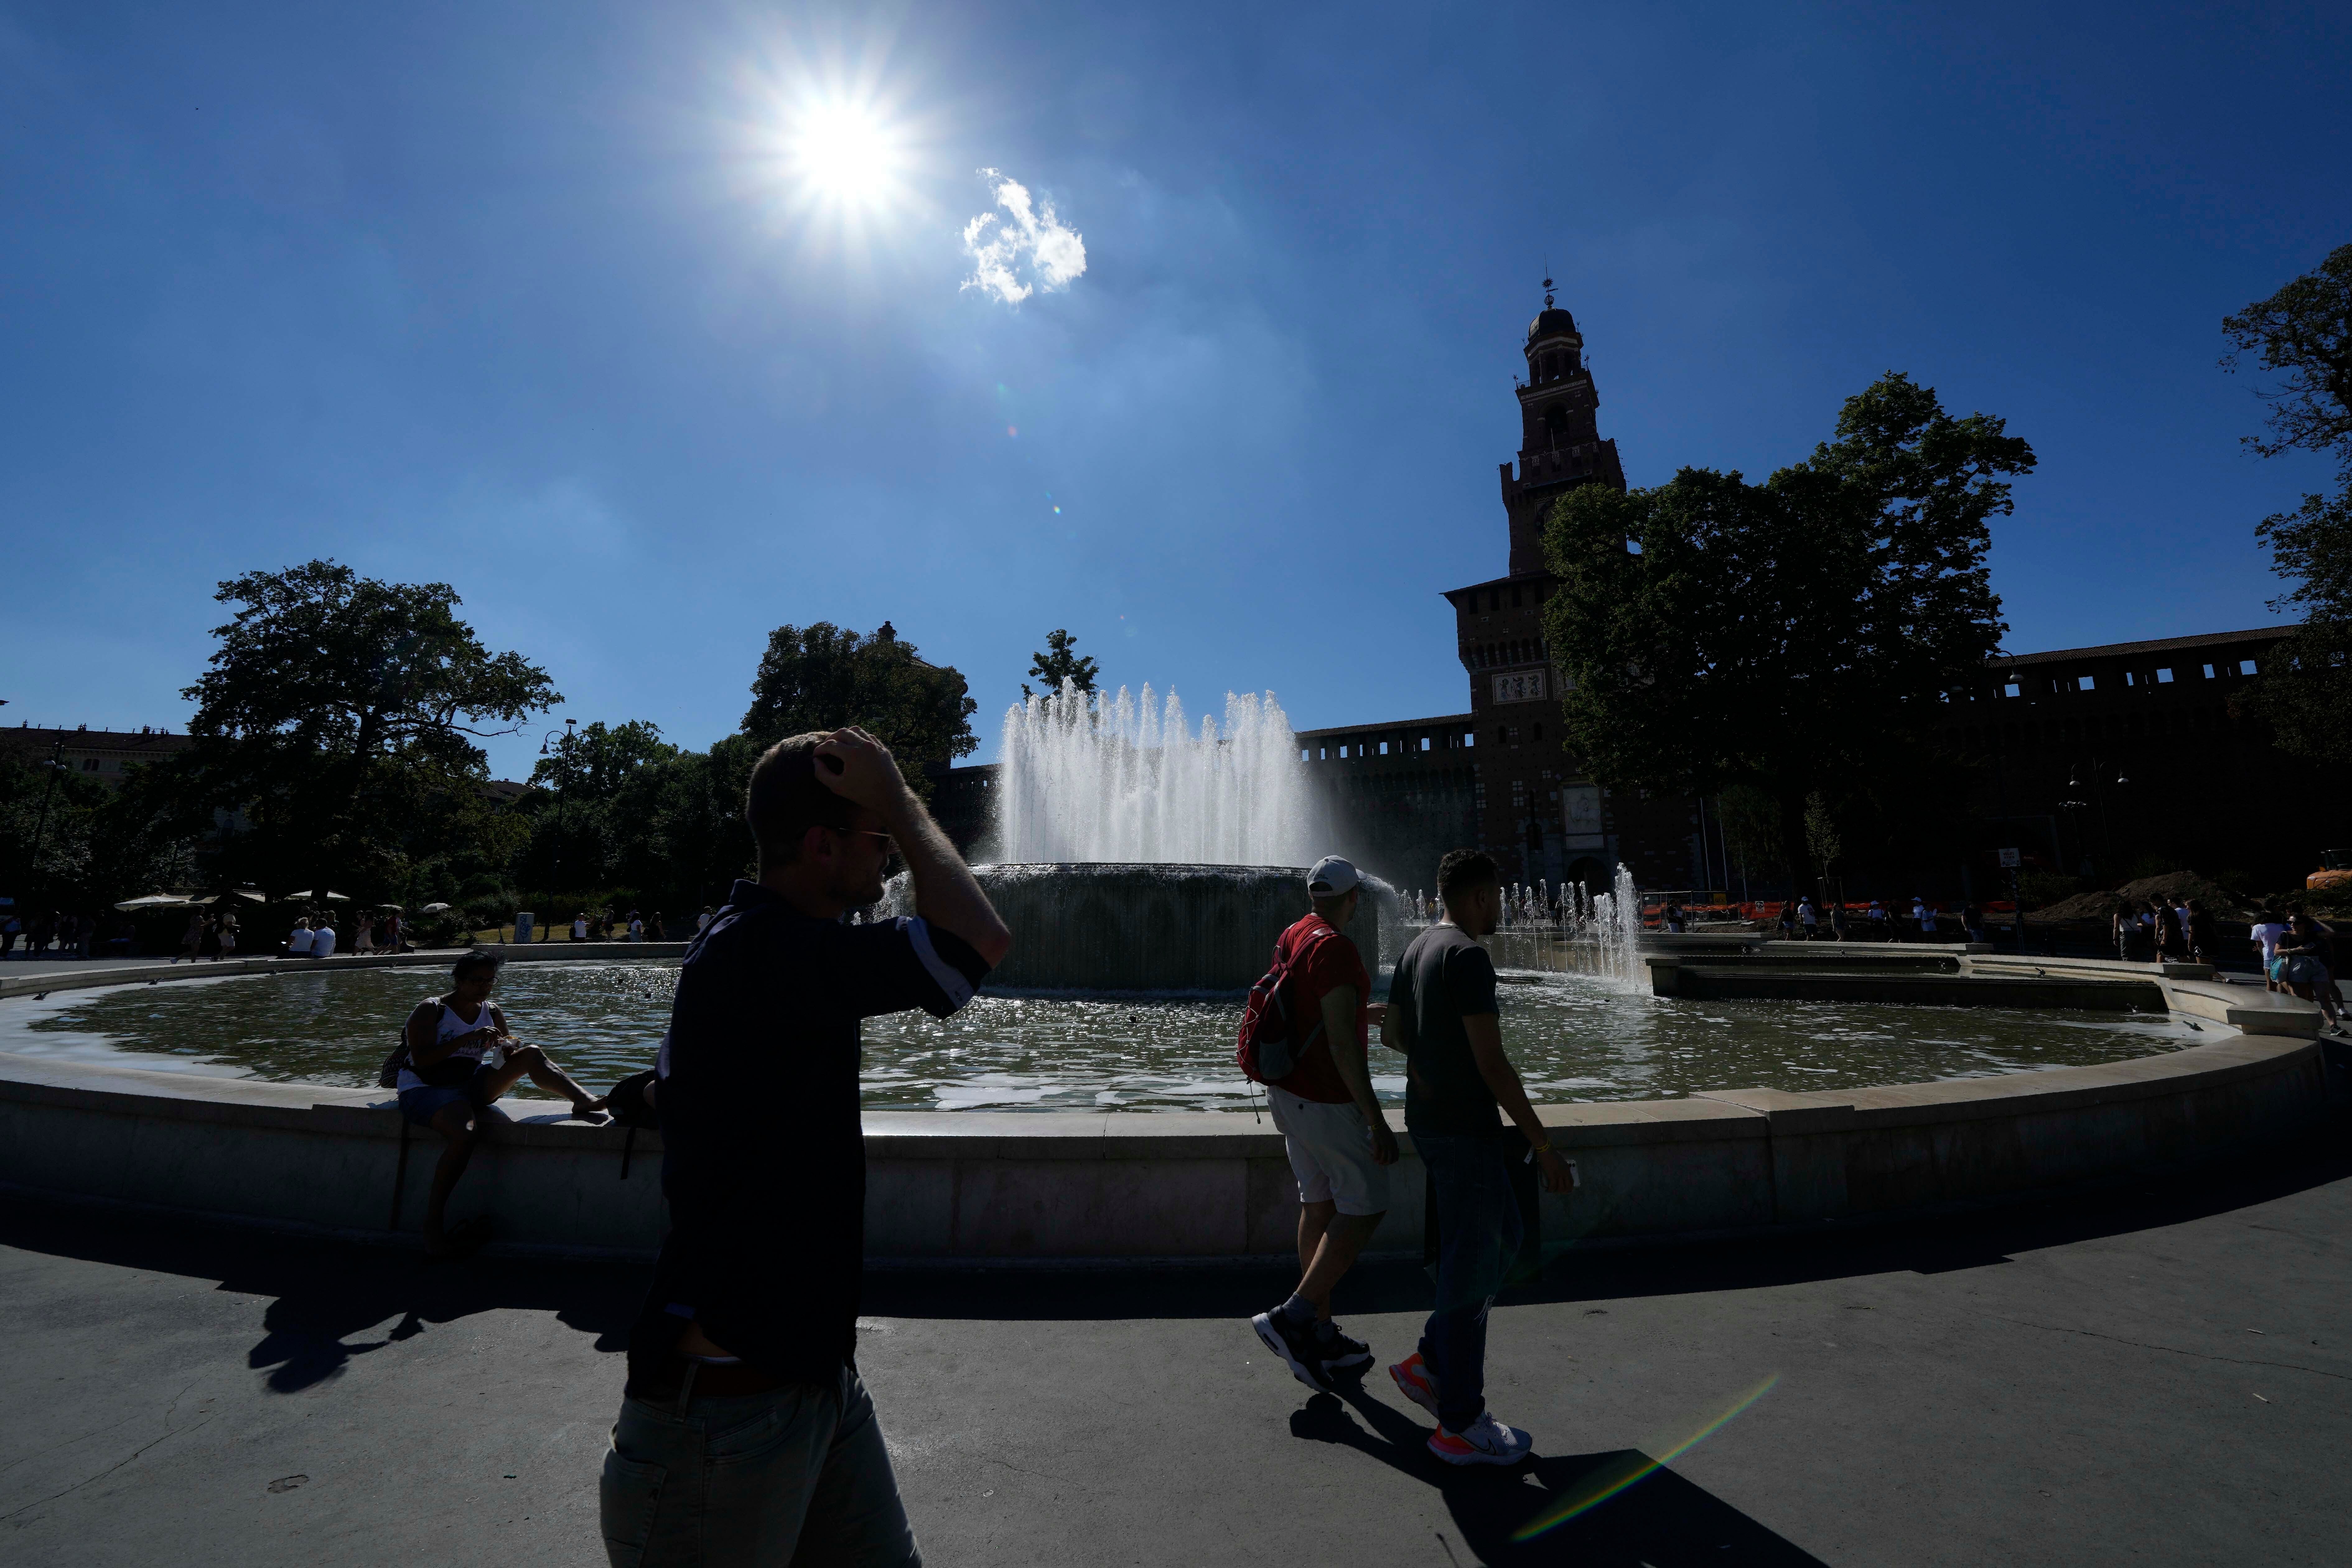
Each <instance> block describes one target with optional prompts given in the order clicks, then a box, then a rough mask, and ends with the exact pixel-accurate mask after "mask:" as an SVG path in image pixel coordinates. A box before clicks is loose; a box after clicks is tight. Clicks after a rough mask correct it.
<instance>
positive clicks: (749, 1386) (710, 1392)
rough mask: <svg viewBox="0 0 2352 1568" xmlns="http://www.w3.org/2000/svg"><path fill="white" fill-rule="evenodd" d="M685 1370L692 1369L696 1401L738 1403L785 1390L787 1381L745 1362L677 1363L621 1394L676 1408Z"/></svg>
mask: <svg viewBox="0 0 2352 1568" xmlns="http://www.w3.org/2000/svg"><path fill="white" fill-rule="evenodd" d="M688 1367H692V1368H693V1369H694V1390H693V1394H692V1397H693V1398H696V1399H740V1398H742V1397H743V1396H744V1395H746V1394H767V1393H771V1392H772V1391H773V1390H775V1389H779V1388H782V1387H783V1386H784V1384H785V1382H786V1381H787V1380H785V1379H783V1378H781V1377H777V1376H775V1375H774V1374H773V1373H764V1372H761V1370H760V1369H759V1368H758V1367H755V1366H752V1365H751V1364H750V1363H747V1362H734V1363H719V1364H718V1365H716V1366H714V1365H712V1364H710V1363H708V1362H689V1361H685V1360H682V1359H681V1360H676V1361H672V1362H670V1363H667V1365H665V1366H664V1367H663V1368H662V1370H661V1371H660V1372H658V1373H652V1374H650V1375H648V1376H646V1377H643V1378H636V1377H633V1378H631V1379H629V1383H628V1386H627V1388H626V1389H625V1391H624V1392H625V1394H627V1395H628V1397H629V1398H631V1399H642V1400H644V1401H646V1403H647V1404H649V1405H675V1404H677V1395H678V1390H679V1389H680V1388H682V1387H683V1386H685V1384H686V1373H687V1369H688Z"/></svg>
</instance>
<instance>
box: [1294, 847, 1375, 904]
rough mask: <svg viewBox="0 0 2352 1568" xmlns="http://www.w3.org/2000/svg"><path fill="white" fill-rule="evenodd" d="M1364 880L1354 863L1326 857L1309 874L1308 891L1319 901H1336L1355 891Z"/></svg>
mask: <svg viewBox="0 0 2352 1568" xmlns="http://www.w3.org/2000/svg"><path fill="white" fill-rule="evenodd" d="M1363 880H1364V874H1363V873H1362V872H1361V871H1359V870H1357V869H1356V867H1355V863H1354V862H1353V861H1350V860H1342V859H1340V858H1339V857H1338V856H1337V855H1326V856H1324V857H1323V858H1321V859H1320V860H1318V861H1316V862H1315V868H1314V869H1313V870H1311V871H1309V872H1307V892H1308V893H1309V894H1311V895H1313V896H1314V897H1316V898H1318V899H1336V898H1339V897H1342V896H1343V895H1345V894H1347V893H1349V892H1352V891H1354V890H1355V889H1356V888H1357V887H1359V886H1360V885H1361V884H1362V882H1363Z"/></svg>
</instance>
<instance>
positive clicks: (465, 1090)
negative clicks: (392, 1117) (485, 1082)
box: [400, 1073, 483, 1127]
mask: <svg viewBox="0 0 2352 1568" xmlns="http://www.w3.org/2000/svg"><path fill="white" fill-rule="evenodd" d="M482 1077H483V1075H482V1073H476V1074H475V1075H474V1077H473V1079H472V1081H470V1082H467V1083H461V1084H457V1085H455V1086H454V1087H450V1088H440V1087H436V1086H435V1085H432V1084H427V1085H425V1087H424V1088H422V1089H402V1090H401V1091H400V1113H401V1114H402V1115H403V1116H405V1117H407V1118H408V1120H409V1121H413V1122H415V1124H416V1125H417V1126H419V1127H430V1126H432V1125H433V1119H434V1118H435V1117H436V1116H438V1115H440V1114H441V1112H442V1111H443V1110H445V1109H446V1108H447V1107H449V1106H452V1105H457V1104H459V1103H461V1102H463V1103H470V1104H473V1105H480V1104H481V1103H482V1094H481V1090H482Z"/></svg>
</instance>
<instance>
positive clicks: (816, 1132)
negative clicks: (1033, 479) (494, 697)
mask: <svg viewBox="0 0 2352 1568" xmlns="http://www.w3.org/2000/svg"><path fill="white" fill-rule="evenodd" d="M744 816H745V818H746V819H747V820H748V821H749V823H750V824H751V834H752V837H754V838H756V839H757V840H758V841H759V847H760V876H759V879H758V880H757V881H748V882H746V881H739V882H737V883H736V884H735V886H734V889H733V891H732V892H730V894H729V895H728V900H727V904H726V907H725V908H723V909H721V910H719V911H718V912H717V914H716V916H715V917H714V918H713V919H712V920H711V921H710V922H709V925H708V926H707V927H706V928H705V929H704V930H703V931H701V932H700V933H699V934H698V935H697V936H696V938H695V939H694V942H693V944H692V945H691V946H690V947H689V948H688V950H687V954H686V962H685V966H684V968H683V969H682V970H680V972H679V974H678V983H677V1001H676V1002H675V1003H674V1004H673V1005H672V1006H671V1009H670V1026H669V1034H668V1037H667V1038H666V1039H665V1040H664V1041H663V1043H662V1049H661V1056H660V1059H659V1064H658V1065H659V1069H660V1075H661V1076H660V1079H659V1085H660V1087H659V1090H658V1094H659V1102H660V1106H661V1121H662V1142H663V1145H664V1147H665V1148H666V1150H667V1153H666V1155H665V1156H664V1159H663V1162H662V1189H663V1191H664V1193H665V1194H667V1197H668V1199H669V1205H670V1223H671V1228H670V1233H669V1235H668V1237H667V1238H666V1239H665V1240H664V1241H663V1243H662V1249H661V1258H660V1260H659V1261H658V1262H657V1263H656V1265H655V1267H654V1281H653V1289H651V1290H650V1291H648V1292H647V1294H646V1301H645V1306H644V1308H643V1309H642V1310H640V1311H639V1313H638V1316H637V1321H636V1324H635V1328H634V1329H633V1330H632V1331H631V1332H630V1336H629V1382H628V1388H627V1391H626V1394H625V1397H624V1398H623V1400H622V1403H621V1418H620V1421H619V1422H618V1424H617V1425H615V1426H614V1428H613V1448H612V1452H611V1453H610V1454H609V1455H608V1456H607V1457H606V1458H605V1461H604V1486H603V1509H602V1514H603V1524H604V1546H605V1550H606V1552H608V1553H609V1554H610V1555H611V1557H612V1560H613V1562H614V1564H615V1568H623V1565H626V1568H640V1565H642V1568H665V1565H669V1564H681V1563H693V1564H697V1565H698V1568H735V1565H738V1564H746V1565H748V1564H763V1565H764V1564H773V1565H774V1568H786V1565H787V1564H798V1565H799V1568H814V1565H816V1564H824V1563H858V1564H872V1565H875V1568H881V1565H885V1564H888V1565H891V1568H896V1565H898V1564H914V1563H919V1562H920V1561H921V1559H920V1557H919V1554H918V1552H916V1550H915V1539H914V1534H913V1532H912V1531H910V1530H908V1526H907V1514H906V1510H905V1509H904V1508H903V1507H902V1506H901V1505H900V1503H899V1500H898V1482H897V1480H896V1479H895V1478H893V1477H892V1475H891V1473H890V1459H889V1456H888V1455H887V1453H886V1452H885V1450H884V1448H883V1446H882V1433H881V1429H880V1427H879V1426H877V1425H876V1422H875V1417H874V1406H873V1404H872V1402H871V1401H870V1400H868V1398H867V1397H866V1385H865V1384H863V1383H861V1382H860V1381H859V1380H858V1376H857V1369H856V1349H857V1292H858V1276H859V1273H860V1271H861V1269H862V1268H863V1267H864V1264H865V1207H866V1149H865V1142H864V1140H863V1138H862V1136H861V1133H860V1131H859V1126H858V1082H857V1067H858V1026H859V1021H860V1020H861V1019H864V1018H866V1017H870V1016H875V1015H877V1014H882V1013H898V1012H904V1011H906V1010H907V1009H908V1008H913V1007H920V1008H922V1009H923V1010H924V1011H925V1012H928V1013H929V1014H931V1015H932V1016H935V1017H942V1018H944V1017H946V1016H949V1015H950V1014H951V1013H953V1012H955V1011H956V1010H957V1009H958V1008H960V1007H961V1006H962V1005H964V1004H965V1003H966V1002H969V1001H970V1000H971V996H972V993H973V990H974V988H975V987H977V986H978V985H979V984H980V983H981V981H982V979H983V978H984V977H985V976H986V975H987V973H988V972H989V970H990V969H991V968H992V966H993V965H994V964H995V963H997V961H998V960H1000V959H1002V958H1003V956H1004V953H1005V952H1006V950H1007V949H1009V948H1010V947H1011V946H1012V945H1013V937H1012V934H1011V933H1010V932H1009V931H1006V930H1005V928H1004V922H1003V921H1001V920H999V919H998V918H997V915H996V911H995V910H994V909H992V907H990V904H989V902H988V898H987V896H986V895H985V894H984V893H982V891H981V889H980V887H979V885H978V884H977V883H975V882H974V881H973V880H972V877H971V871H970V870H969V869H967V868H965V866H964V863H963V861H962V860H961V858H959V857H958V856H957V854H956V852H955V849H954V847H953V846H951V845H950V844H949V842H948V840H947V837H946V835H944V834H942V833H941V832H940V829H939V827H938V826H937V825H936V824H934V823H933V822H932V821H931V818H930V815H929V813H928V812H927V811H925V810H924V809H923V805H922V803H921V802H920V801H919V800H918V799H917V798H916V797H915V795H914V794H913V793H912V792H911V791H910V790H908V787H907V783H906V780H905V779H904V778H902V777H901V776H900V775H899V773H898V763H896V762H895V761H893V760H892V758H891V756H890V752H889V751H888V750H887V748H886V747H884V746H883V745H882V743H881V742H878V741H877V740H875V739H874V737H873V736H871V735H868V734H867V733H866V731H863V730H856V729H849V730H836V731H833V732H832V733H831V734H807V735H795V736H793V738H792V739H790V740H788V741H782V742H778V743H777V744H776V745H774V746H773V747H771V748H770V749H769V751H768V752H767V754H766V755H764V756H762V757H761V759H760V762H759V765H758V766H757V767H755V768H753V769H752V772H751V790H750V794H749V800H748V802H747V804H746V806H745V810H744ZM894 846H895V848H896V850H897V852H898V854H900V855H902V856H903V857H904V858H905V859H906V862H907V869H908V873H909V875H910V878H911V880H912V881H913V884H914V894H915V910H916V912H915V914H914V915H913V916H912V917H911V918H900V919H898V920H893V921H881V922H878V923H875V924H866V925H846V924H844V923H843V921H842V918H841V917H842V915H843V914H844V913H845V911H847V910H850V909H853V908H856V907H857V906H860V905H865V904H870V903H872V902H874V901H875V900H877V899H879V898H880V897H881V896H882V875H883V869H884V867H885V865H886V864H887V861H888V859H889V857H890V855H891V853H892V850H893V848H894Z"/></svg>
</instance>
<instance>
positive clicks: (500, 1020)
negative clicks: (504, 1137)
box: [399, 948, 604, 1258]
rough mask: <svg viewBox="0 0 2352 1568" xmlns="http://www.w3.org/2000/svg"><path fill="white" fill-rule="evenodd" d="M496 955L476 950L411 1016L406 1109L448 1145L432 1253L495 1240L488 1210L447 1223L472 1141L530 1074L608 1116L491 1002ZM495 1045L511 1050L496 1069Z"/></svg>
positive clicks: (582, 1109)
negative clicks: (488, 1056)
mask: <svg viewBox="0 0 2352 1568" xmlns="http://www.w3.org/2000/svg"><path fill="white" fill-rule="evenodd" d="M503 962H504V961H503V960H502V959H500V958H499V956H498V954H496V953H493V952H482V951H481V950H480V949H478V948H477V949H476V950H475V951H473V952H469V953H467V954H466V956H465V957H463V958H461V959H459V960H458V961H457V968H456V971H455V973H453V974H452V976H451V982H452V983H451V984H450V987H449V992H448V994H446V995H445V996H428V997H426V998H425V1000H424V1001H422V1002H420V1003H418V1004H417V1005H416V1011H415V1012H414V1013H411V1014H410V1015H409V1016H408V1026H407V1028H406V1030H405V1039H406V1042H407V1050H406V1056H405V1058H404V1060H403V1061H402V1062H401V1064H400V1079H399V1083H400V1113H401V1114H402V1115H403V1116H404V1117H406V1118H407V1119H408V1120H409V1121H411V1122H412V1123H414V1124H415V1125H416V1126H418V1127H429V1128H431V1129H432V1130H433V1131H436V1132H438V1133H439V1134H441V1136H442V1138H443V1140H444V1141H445V1142H446V1143H447V1144H448V1147H447V1148H446V1149H444V1150H443V1151H442V1152H441V1163H439V1164H438V1165H436V1166H435V1167H434V1170H433V1195H432V1197H431V1198H430V1199H429V1200H427V1202H426V1204H425V1251H426V1252H427V1253H428V1254H430V1255H431V1256H433V1257H436V1258H444V1257H448V1256H450V1255H452V1254H456V1253H462V1252H467V1251H471V1250H472V1249H473V1248H474V1247H478V1246H480V1245H481V1244H482V1243H483V1242H484V1241H486V1240H488V1238H489V1229H490V1226H489V1220H488V1216H487V1215H484V1216H480V1217H478V1218H476V1219H472V1220H468V1221H467V1223H466V1224H464V1225H462V1226H458V1227H457V1230H456V1231H455V1232H454V1233H452V1232H448V1231H446V1229H445V1227H444V1220H445V1219H446V1215H447V1210H448V1207H449V1194H451V1193H452V1192H454V1191H456V1190H457V1178H458V1177H460V1176H462V1175H464V1174H465V1173H466V1166H467V1163H468V1162H470V1161H471V1160H472V1159H473V1157H474V1146H475V1145H476V1144H478V1143H479V1142H481V1141H482V1140H483V1139H484V1138H485V1137H487V1136H488V1133H489V1129H490V1124H491V1123H492V1122H493V1121H505V1120H506V1118H505V1117H504V1116H502V1115H500V1114H499V1110H498V1109H497V1106H498V1100H499V1096H500V1095H503V1094H504V1093H506V1091H507V1090H508V1089H512V1088H513V1087H514V1086H515V1084H516V1083H517V1081H519V1080H520V1079H521V1078H522V1077H523V1075H524V1074H526V1073H528V1074H530V1081H531V1082H533V1083H535V1084H537V1085H538V1086H539V1087H540V1088H541V1089H546V1090H547V1091H548V1092H550V1093H551V1094H560V1095H562V1096H563V1098H564V1099H566V1100H570V1101H571V1102H572V1115H574V1116H577V1117H581V1118H583V1119H585V1120H588V1121H604V1114H603V1112H604V1100H603V1099H602V1098H600V1097H598V1096H595V1095H592V1094H590V1093H589V1092H588V1091H587V1090H586V1089H583V1088H581V1087H580V1086H579V1085H578V1084H577V1083H574V1082H573V1081H572V1078H571V1076H570V1075H569V1074H567V1073H566V1072H565V1071H564V1070H563V1069H562V1068H560V1067H557V1066H556V1065H555V1063H554V1062H552V1061H551V1060H550V1059H549V1058H548V1055H547V1053H546V1052H545V1051H543V1050H541V1049H540V1048H539V1047H537V1046H526V1045H522V1044H520V1043H518V1042H517V1041H516V1039H515V1038H514V1037H513V1036H512V1035H510V1034H509V1033H508V1032H507V1017H506V1015H505V1014H504V1013H501V1012H500V1011H499V1009H498V1008H496V1007H495V1006H493V1005H491V1004H490V990H491V988H492V987H493V986H495V985H497V984H498V983H499V964H500V963H503ZM492 1046H499V1047H504V1049H505V1053H506V1059H505V1060H504V1061H503V1062H501V1063H500V1064H499V1066H497V1067H485V1066H483V1065H482V1057H483V1055H484V1054H485V1053H486V1052H488V1050H489V1048H490V1047H492Z"/></svg>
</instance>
